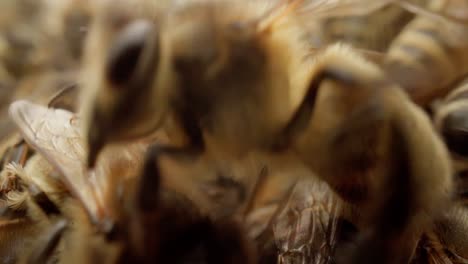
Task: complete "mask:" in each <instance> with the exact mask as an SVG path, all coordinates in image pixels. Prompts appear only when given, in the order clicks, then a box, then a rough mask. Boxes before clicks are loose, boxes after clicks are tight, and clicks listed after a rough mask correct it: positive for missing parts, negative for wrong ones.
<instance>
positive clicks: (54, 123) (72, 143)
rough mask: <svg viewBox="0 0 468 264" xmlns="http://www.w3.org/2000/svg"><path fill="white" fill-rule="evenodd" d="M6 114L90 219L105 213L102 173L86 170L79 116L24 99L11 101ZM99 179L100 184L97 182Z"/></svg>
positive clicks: (97, 217)
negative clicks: (78, 201) (43, 158)
mask: <svg viewBox="0 0 468 264" xmlns="http://www.w3.org/2000/svg"><path fill="white" fill-rule="evenodd" d="M9 114H10V117H11V119H12V120H13V121H14V122H15V124H16V126H17V127H18V128H19V130H20V133H21V134H22V135H23V137H24V139H25V140H26V142H27V143H28V144H30V145H31V146H32V147H33V148H34V149H35V150H36V151H38V152H39V153H41V154H42V155H43V156H44V157H45V158H46V159H47V160H48V161H49V162H50V163H51V164H52V165H53V166H54V167H55V168H56V169H57V170H58V171H59V172H60V173H61V175H62V177H63V182H64V183H65V184H66V185H67V187H68V189H69V190H70V192H71V193H72V194H73V195H74V196H75V197H76V198H78V199H79V200H80V201H81V202H82V204H83V206H84V207H85V208H86V210H87V211H88V213H89V214H90V216H91V218H92V219H93V220H98V219H102V218H103V217H104V215H106V213H105V207H104V206H103V205H104V204H103V196H102V193H101V192H100V191H101V189H102V186H101V185H102V182H103V181H102V180H96V179H99V178H102V177H103V175H101V174H100V173H99V170H96V173H94V172H93V173H91V174H88V171H87V169H86V168H85V166H84V164H85V157H86V152H85V149H84V141H83V137H82V135H81V132H80V128H79V119H78V118H77V117H76V116H75V115H74V114H73V113H71V112H68V111H66V110H61V109H50V108H46V107H44V106H42V105H38V104H34V103H31V102H28V101H25V100H20V101H15V102H13V103H12V104H11V105H10V108H9ZM99 183H101V185H100V184H99Z"/></svg>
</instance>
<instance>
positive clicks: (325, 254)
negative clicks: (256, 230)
mask: <svg viewBox="0 0 468 264" xmlns="http://www.w3.org/2000/svg"><path fill="white" fill-rule="evenodd" d="M340 214H341V203H340V202H339V200H338V199H337V197H336V196H335V195H334V193H333V192H332V191H331V190H330V188H329V187H328V185H327V184H326V183H325V182H321V181H319V180H318V179H303V180H302V181H300V182H299V184H297V185H296V187H295V189H294V191H293V192H292V194H291V197H290V199H289V202H288V205H287V206H286V208H285V210H284V211H283V212H282V213H281V215H280V216H279V218H278V220H277V221H276V222H275V224H274V225H273V232H274V235H275V241H276V244H277V246H278V248H279V251H280V256H279V257H280V259H282V261H283V263H289V262H300V263H302V262H304V261H305V262H307V263H327V262H328V260H329V259H330V256H331V255H332V254H333V251H334V249H335V247H336V243H337V228H338V219H339V216H340ZM298 258H299V259H298Z"/></svg>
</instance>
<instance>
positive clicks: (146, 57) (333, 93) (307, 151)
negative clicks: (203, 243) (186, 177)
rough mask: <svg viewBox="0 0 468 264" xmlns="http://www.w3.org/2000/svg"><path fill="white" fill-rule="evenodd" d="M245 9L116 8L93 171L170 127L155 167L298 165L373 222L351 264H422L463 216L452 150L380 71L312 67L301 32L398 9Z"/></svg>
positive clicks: (97, 39)
mask: <svg viewBox="0 0 468 264" xmlns="http://www.w3.org/2000/svg"><path fill="white" fill-rule="evenodd" d="M387 3H388V2H387ZM242 4H244V5H242ZM242 4H239V3H238V2H235V3H234V2H231V1H220V2H218V1H202V2H198V1H186V2H183V4H181V5H180V6H177V5H176V6H175V7H173V8H169V9H168V12H167V15H166V16H163V17H162V18H164V19H162V18H161V19H151V18H150V19H148V17H147V16H146V17H145V16H140V17H138V15H137V18H140V19H132V17H134V16H132V14H129V13H128V11H127V9H125V7H123V8H122V7H119V6H118V5H113V6H110V7H108V8H106V9H105V10H106V12H105V13H104V14H102V15H101V16H100V20H96V24H95V25H94V27H93V28H92V29H91V32H90V36H89V37H90V38H89V42H88V43H87V45H88V46H87V47H86V52H85V54H86V55H85V56H86V64H85V65H84V66H85V67H86V68H85V69H86V70H85V72H86V73H85V75H84V76H85V77H84V78H87V82H86V83H85V84H83V85H85V86H86V89H87V91H86V92H87V94H86V95H84V97H83V98H84V100H83V103H84V105H83V113H84V117H85V120H86V121H85V123H86V125H85V127H86V128H85V131H86V133H87V142H88V151H89V152H88V165H89V166H94V165H95V161H96V159H97V155H98V153H99V152H100V150H101V149H102V148H103V147H104V145H105V144H106V143H110V142H117V141H125V140H131V139H135V138H139V137H144V136H147V135H149V134H151V133H152V132H154V131H155V130H157V129H158V128H162V129H164V130H165V131H166V133H167V134H168V135H170V136H173V135H176V136H178V135H180V138H182V140H180V141H177V142H181V144H178V145H173V146H167V145H159V146H156V147H155V148H156V149H157V150H158V152H159V153H157V154H155V155H154V156H153V158H154V159H155V160H156V161H155V162H158V161H157V160H158V159H159V157H165V156H167V157H170V158H175V159H181V158H189V157H194V156H195V157H196V156H199V155H200V154H201V153H205V152H208V153H214V154H213V156H216V157H217V158H219V159H224V158H226V159H231V158H233V159H235V158H236V157H237V158H238V157H242V156H244V155H246V154H248V153H249V152H255V151H259V152H265V153H288V154H291V155H292V156H293V157H295V158H296V159H297V160H299V161H302V162H304V164H305V165H306V166H308V167H309V169H310V170H312V171H313V172H314V173H316V174H317V175H318V177H320V178H321V179H322V180H324V181H325V182H327V183H328V184H329V185H330V187H331V189H333V191H334V192H336V193H337V194H338V195H339V196H340V197H341V198H342V199H343V200H345V201H346V202H349V203H351V204H353V205H355V206H356V208H358V209H359V212H360V218H358V221H356V222H355V223H354V224H355V225H356V226H357V228H358V229H359V230H360V233H361V235H362V236H361V237H360V238H358V239H357V243H356V245H355V247H354V248H353V249H352V250H350V252H351V253H350V254H349V256H347V257H345V258H349V259H348V261H350V262H353V263H375V262H376V261H379V262H382V261H387V262H389V263H395V262H398V263H399V262H408V261H409V260H410V259H411V257H412V255H413V253H414V250H415V248H416V244H417V242H418V240H419V238H420V236H421V234H422V233H423V232H424V231H425V230H426V229H427V228H430V225H431V223H432V222H433V220H434V218H437V216H438V215H440V214H441V213H442V209H443V208H444V205H445V204H446V203H449V197H450V195H451V190H452V179H451V169H450V164H449V160H448V154H447V150H446V148H445V146H444V145H443V143H442V142H441V141H440V139H439V138H438V137H437V135H436V133H435V131H434V130H433V128H432V126H431V123H430V121H429V119H428V117H427V116H426V114H425V113H424V112H423V111H422V110H421V109H419V108H418V107H417V106H415V105H414V104H413V103H412V102H411V101H410V99H409V98H408V97H407V95H406V94H405V93H404V91H403V90H402V89H401V88H400V87H398V86H397V85H396V84H394V83H392V82H391V81H390V80H388V79H387V78H386V76H385V73H384V72H382V71H381V70H380V69H379V68H378V67H377V66H376V65H374V64H372V63H370V62H368V61H366V60H364V59H363V58H362V57H361V56H360V55H359V54H358V53H357V52H355V51H353V49H351V48H349V47H347V46H344V45H334V46H331V47H329V48H326V49H325V51H323V52H322V53H319V54H313V56H312V55H311V54H310V53H309V50H310V49H309V47H310V46H309V45H308V43H305V42H303V41H301V39H303V33H304V32H303V31H302V28H301V24H300V23H299V22H298V21H299V20H300V19H298V17H300V16H304V17H310V16H317V17H320V16H321V15H322V16H327V15H330V14H335V15H336V14H342V12H343V10H348V8H349V10H353V8H354V10H358V11H360V12H363V10H365V11H372V10H376V9H378V8H380V7H382V6H383V5H385V4H386V3H385V2H377V1H372V2H371V1H356V2H353V3H348V4H349V5H346V3H345V2H340V1H336V2H330V1H312V2H302V1H291V2H288V1H280V2H279V3H277V5H274V3H273V4H272V6H271V5H270V6H268V5H267V6H266V7H265V5H261V4H259V3H254V2H249V3H242ZM345 7H347V8H345ZM119 8H120V9H119ZM122 10H124V11H127V12H123V11H122ZM349 10H348V11H349ZM321 12H322V13H321ZM340 12H341V13H340ZM102 50H108V51H109V52H108V53H105V52H100V51H102ZM279 106H281V107H279ZM171 143H172V142H171ZM154 173H156V172H154Z"/></svg>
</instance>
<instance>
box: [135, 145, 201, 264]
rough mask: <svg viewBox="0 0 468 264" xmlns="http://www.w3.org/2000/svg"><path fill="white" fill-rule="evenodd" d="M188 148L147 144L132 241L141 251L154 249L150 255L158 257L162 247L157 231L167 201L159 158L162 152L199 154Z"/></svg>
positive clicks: (168, 153)
mask: <svg viewBox="0 0 468 264" xmlns="http://www.w3.org/2000/svg"><path fill="white" fill-rule="evenodd" d="M196 154H197V152H192V151H190V150H187V149H182V148H176V147H172V146H167V145H159V144H156V145H152V146H150V147H149V148H148V150H147V154H146V157H145V162H144V165H143V171H142V174H141V177H140V179H139V183H138V185H137V189H136V191H135V195H136V196H135V198H134V199H135V201H134V203H135V209H136V213H135V220H134V221H133V223H132V225H133V232H132V233H133V239H134V241H133V243H134V247H135V250H136V251H137V252H138V254H140V255H143V254H147V253H148V252H151V253H152V254H153V255H152V256H150V257H148V258H154V259H155V258H156V256H157V254H158V252H155V249H157V248H159V241H158V237H157V235H154V234H157V233H158V228H159V220H160V217H161V215H160V213H159V210H163V208H161V207H164V204H161V203H162V201H161V195H162V193H161V174H160V168H159V158H160V157H161V156H163V155H166V156H169V157H174V158H180V157H184V156H185V157H186V156H192V155H196Z"/></svg>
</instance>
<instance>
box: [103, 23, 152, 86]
mask: <svg viewBox="0 0 468 264" xmlns="http://www.w3.org/2000/svg"><path fill="white" fill-rule="evenodd" d="M152 30H153V26H152V24H151V23H150V22H148V21H135V22H132V23H130V24H129V25H127V26H126V28H125V29H124V30H123V31H122V32H121V33H120V34H119V35H118V36H117V37H116V39H115V41H114V43H113V45H112V46H111V48H110V50H109V55H108V61H107V68H106V76H107V79H108V80H109V81H110V82H112V83H113V84H116V85H117V86H118V85H122V84H126V83H128V82H129V81H130V80H131V79H132V78H133V76H134V75H135V71H136V69H137V67H139V63H140V61H141V60H142V59H143V56H142V54H143V50H144V48H145V46H148V45H147V44H149V43H148V40H149V38H150V37H151V36H152V35H151V33H152ZM148 48H153V47H148ZM147 59H156V58H147Z"/></svg>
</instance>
